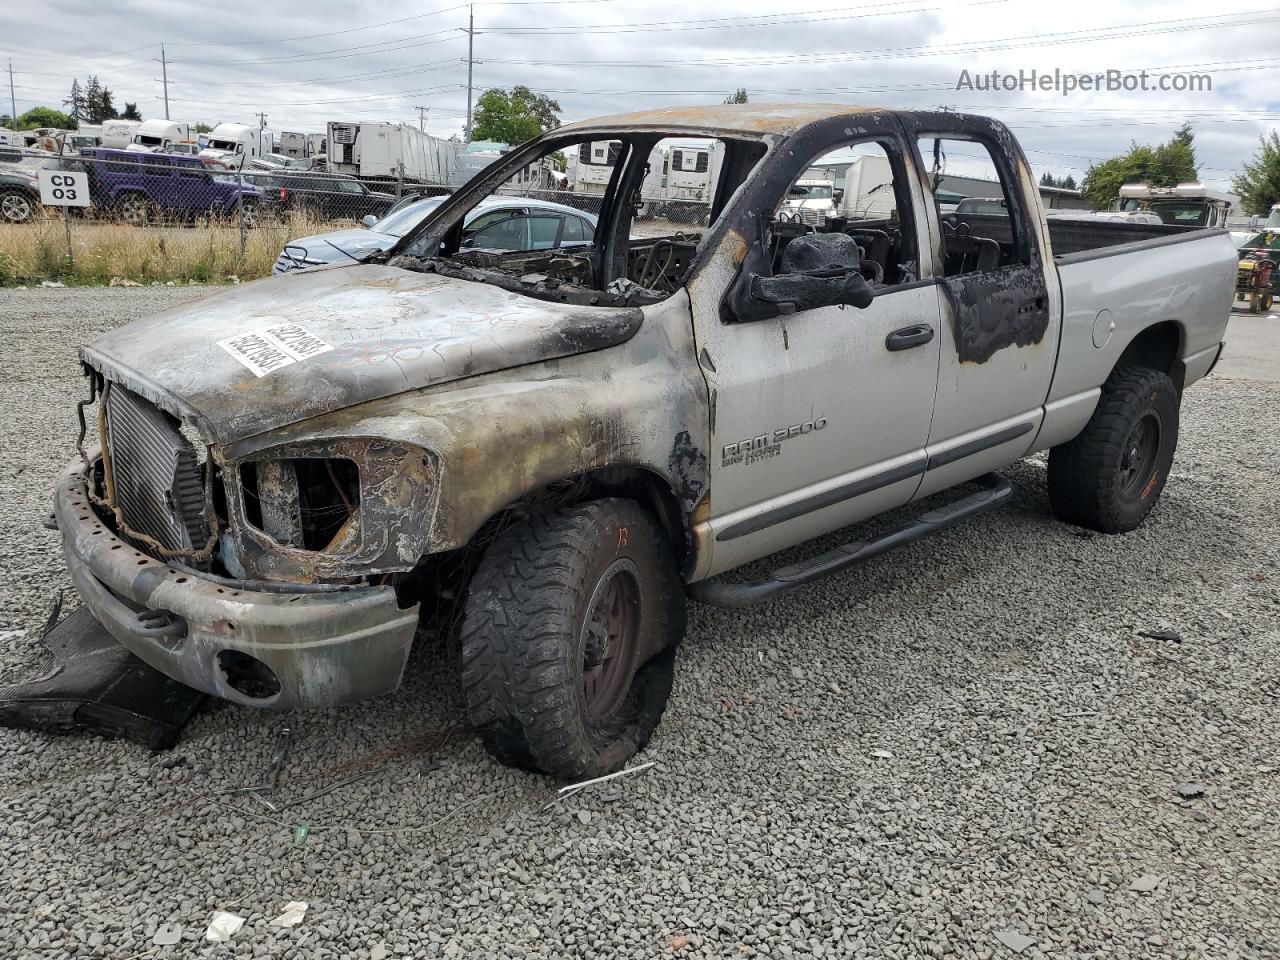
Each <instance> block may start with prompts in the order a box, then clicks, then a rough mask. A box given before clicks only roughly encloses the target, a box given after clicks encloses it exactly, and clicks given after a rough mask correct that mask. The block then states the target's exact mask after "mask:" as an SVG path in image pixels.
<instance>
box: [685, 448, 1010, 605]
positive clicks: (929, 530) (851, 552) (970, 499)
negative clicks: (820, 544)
mask: <svg viewBox="0 0 1280 960" xmlns="http://www.w3.org/2000/svg"><path fill="white" fill-rule="evenodd" d="M972 482H973V483H976V484H979V485H980V486H982V487H983V489H982V490H979V491H978V492H977V493H971V494H969V495H968V496H966V497H961V498H960V499H959V500H956V501H955V502H954V503H949V504H947V505H945V506H942V507H938V508H937V509H935V510H930V511H929V512H928V513H924V514H921V515H920V516H919V517H917V518H916V519H915V520H913V521H912V522H911V523H908V524H906V525H905V526H901V527H898V528H897V529H895V530H890V531H889V532H888V533H885V534H881V535H880V536H878V537H875V538H874V539H871V540H855V541H854V542H853V543H846V544H844V545H842V546H839V547H836V548H835V549H834V550H828V551H827V552H826V553H823V554H820V555H819V556H816V557H813V558H812V559H809V560H804V561H802V562H800V563H793V564H790V565H788V566H785V567H778V568H777V569H776V570H774V571H773V572H771V573H770V574H769V576H768V577H766V578H765V579H763V580H756V581H754V582H749V583H725V582H723V581H720V580H718V579H712V580H701V581H699V582H698V583H694V584H691V585H690V586H689V596H691V597H692V598H693V599H694V600H698V601H701V602H702V603H709V604H711V605H713V606H717V607H749V606H753V605H754V604H757V603H763V602H764V601H766V600H775V599H777V598H778V597H781V596H784V595H786V594H788V593H791V592H792V591H793V590H798V589H799V588H800V587H802V586H804V585H805V584H807V583H812V582H813V581H814V580H817V579H819V578H821V577H825V576H828V575H829V574H832V573H837V572H839V571H841V570H845V569H847V568H849V567H852V566H854V565H855V564H859V563H862V562H863V561H865V560H870V559H871V558H872V557H875V556H879V555H880V554H882V553H884V552H886V551H888V550H892V549H893V548H894V547H900V546H902V545H903V544H905V543H912V542H913V541H916V540H923V539H924V538H925V537H927V536H930V535H931V534H935V533H938V532H939V531H941V530H945V529H947V528H948V527H952V526H955V525H956V524H957V523H959V522H960V521H961V520H967V519H968V518H969V517H976V516H978V515H979V514H982V513H986V512H987V511H989V510H994V509H995V508H996V507H998V506H1000V505H1001V504H1002V503H1004V502H1005V501H1006V500H1008V499H1009V496H1010V494H1012V493H1013V487H1012V486H1011V485H1010V483H1009V481H1008V480H1006V479H1005V478H1004V477H1002V476H1000V474H998V473H988V474H986V475H984V476H981V477H978V478H977V479H976V480H973V481H972Z"/></svg>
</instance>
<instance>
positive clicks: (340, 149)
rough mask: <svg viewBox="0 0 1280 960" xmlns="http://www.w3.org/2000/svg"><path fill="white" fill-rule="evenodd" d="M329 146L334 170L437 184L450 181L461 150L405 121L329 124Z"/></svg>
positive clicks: (371, 177) (370, 177)
mask: <svg viewBox="0 0 1280 960" xmlns="http://www.w3.org/2000/svg"><path fill="white" fill-rule="evenodd" d="M325 146H326V147H327V148H328V149H327V150H326V152H325V156H326V159H327V163H328V170H329V172H330V173H349V174H352V175H353V176H357V177H360V178H361V179H362V180H386V181H392V180H406V181H409V182H411V183H435V184H447V183H449V182H450V178H451V176H452V174H453V169H454V166H455V165H456V163H457V157H458V149H459V144H457V143H454V142H452V141H449V140H443V139H441V138H440V137H433V136H432V135H431V134H429V133H425V132H424V131H422V130H419V129H418V128H417V127H413V126H410V125H408V124H404V123H345V122H336V121H335V122H331V123H330V124H329V125H328V129H327V137H326V143H325Z"/></svg>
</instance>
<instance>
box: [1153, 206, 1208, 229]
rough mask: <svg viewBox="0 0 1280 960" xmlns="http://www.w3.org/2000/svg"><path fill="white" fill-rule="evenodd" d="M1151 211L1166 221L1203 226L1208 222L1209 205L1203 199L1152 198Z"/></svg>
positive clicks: (1181, 224) (1190, 225)
mask: <svg viewBox="0 0 1280 960" xmlns="http://www.w3.org/2000/svg"><path fill="white" fill-rule="evenodd" d="M1151 212H1152V213H1154V214H1155V215H1156V216H1158V217H1159V218H1160V219H1161V220H1162V221H1163V222H1164V223H1172V224H1177V225H1179V226H1184V227H1203V226H1204V225H1205V224H1206V223H1207V218H1208V215H1209V205H1208V204H1207V203H1205V202H1204V201H1203V200H1152V201H1151Z"/></svg>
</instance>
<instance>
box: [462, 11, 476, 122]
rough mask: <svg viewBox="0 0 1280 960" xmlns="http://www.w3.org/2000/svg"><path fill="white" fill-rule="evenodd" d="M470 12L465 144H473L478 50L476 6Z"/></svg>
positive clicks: (468, 23)
mask: <svg viewBox="0 0 1280 960" xmlns="http://www.w3.org/2000/svg"><path fill="white" fill-rule="evenodd" d="M467 9H468V10H469V11H470V12H469V13H468V14H467V135H466V136H465V137H464V138H463V142H464V143H470V142H471V72H472V69H473V68H474V67H475V62H476V60H475V50H476V8H475V4H471V5H470V6H468V7H467Z"/></svg>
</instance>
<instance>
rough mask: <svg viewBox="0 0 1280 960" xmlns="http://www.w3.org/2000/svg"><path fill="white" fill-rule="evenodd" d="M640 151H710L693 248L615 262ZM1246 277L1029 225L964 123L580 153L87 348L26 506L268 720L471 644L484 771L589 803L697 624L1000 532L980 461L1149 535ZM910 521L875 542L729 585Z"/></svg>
mask: <svg viewBox="0 0 1280 960" xmlns="http://www.w3.org/2000/svg"><path fill="white" fill-rule="evenodd" d="M668 139H670V140H678V141H680V142H684V143H687V142H688V141H689V140H690V139H701V140H705V141H708V142H710V141H719V147H720V148H721V149H722V150H723V162H722V164H721V168H720V171H719V177H718V182H717V183H716V187H715V193H714V201H713V203H712V205H711V209H710V211H709V212H710V222H709V226H708V227H707V228H706V229H705V230H699V231H693V232H690V231H689V230H688V229H687V228H677V227H675V226H673V227H671V229H669V230H665V231H664V230H663V229H660V227H661V225H660V224H659V228H658V229H655V228H654V224H653V223H652V222H650V223H649V224H648V226H649V228H650V229H649V231H648V232H649V233H651V234H653V235H651V236H648V237H646V238H644V239H637V238H635V237H633V236H632V228H633V221H634V220H635V219H636V211H637V209H638V208H639V206H640V202H641V196H640V186H641V184H642V183H643V181H644V177H645V175H646V172H647V169H646V168H647V164H648V158H649V157H650V155H651V154H652V152H653V150H654V148H655V147H656V146H660V145H661V144H662V142H663V141H664V140H668ZM599 141H609V142H612V143H616V144H618V149H617V150H616V151H608V152H609V153H610V160H609V163H610V164H611V166H612V169H611V172H610V173H609V175H608V184H607V187H606V189H605V192H604V194H603V196H601V197H599V198H598V201H599V220H598V226H597V228H596V230H595V234H594V237H587V238H584V239H585V240H589V241H590V243H589V244H584V245H581V246H578V247H575V248H572V249H565V248H564V247H563V245H562V244H561V243H560V240H562V239H563V231H564V230H565V229H566V228H565V225H564V223H563V222H556V221H554V219H552V220H546V222H543V218H542V215H541V214H539V213H538V212H537V211H529V212H526V213H525V214H520V216H528V217H529V218H531V219H533V220H537V221H538V222H529V223H523V222H518V223H515V224H513V225H512V227H513V228H512V230H511V231H509V232H510V233H511V235H512V236H520V237H525V238H529V239H527V241H526V243H527V246H528V247H529V248H528V249H510V248H509V247H508V248H507V249H503V250H497V249H484V248H477V247H475V246H474V245H473V244H470V243H469V242H467V241H465V240H464V238H463V230H462V227H463V224H464V222H465V221H466V218H467V215H468V211H470V210H471V209H472V208H473V207H474V206H476V204H478V203H480V202H481V201H482V200H483V199H484V198H485V197H486V196H489V195H491V194H493V193H494V192H497V191H507V190H509V189H510V185H511V184H513V183H519V182H520V181H521V179H522V172H523V171H526V170H527V168H528V167H529V165H530V164H531V163H535V162H536V161H538V160H539V159H540V158H542V157H544V156H547V155H548V154H551V153H554V152H557V151H575V152H577V151H578V150H579V149H580V146H581V145H582V144H588V143H591V142H599ZM864 156H872V157H875V158H876V160H877V163H876V164H865V165H863V166H862V167H860V168H859V169H862V170H863V171H864V172H867V171H872V170H880V171H882V173H881V174H880V176H881V182H879V183H877V184H874V185H870V186H868V184H867V183H865V182H864V183H862V184H861V185H860V186H859V187H858V189H859V190H862V191H863V192H864V193H865V194H866V195H868V196H869V195H870V194H871V193H875V195H876V203H875V204H874V206H875V209H876V211H877V212H876V213H875V214H874V215H871V214H869V213H868V214H867V215H866V216H857V215H851V216H844V215H841V216H838V217H831V218H828V219H826V220H825V222H824V224H823V225H822V226H819V227H815V226H814V225H813V224H809V223H800V222H796V221H795V220H794V219H789V218H787V217H786V216H784V215H782V213H781V212H780V211H781V208H782V205H783V204H784V202H785V200H786V198H787V197H788V195H789V191H790V189H791V187H792V185H793V184H794V183H795V182H796V181H797V180H798V179H800V178H801V177H804V176H805V174H806V171H808V170H809V169H810V168H811V167H813V166H814V165H815V164H816V163H817V162H818V161H819V160H820V159H822V158H827V159H826V160H825V161H823V162H824V163H826V164H827V168H828V169H829V168H830V167H831V164H832V162H834V161H832V159H831V158H836V159H839V158H844V160H843V161H842V162H847V163H848V164H849V167H848V169H849V170H850V171H852V170H853V167H854V165H857V164H858V163H859V161H858V159H857V158H859V157H864ZM957 157H979V158H983V159H984V160H985V161H986V162H989V163H990V164H991V165H992V166H993V168H994V170H995V171H996V174H997V175H998V178H999V181H1000V190H1001V191H1002V193H1003V197H1004V203H1003V205H1002V207H1001V208H1000V210H999V212H993V213H986V214H958V213H950V214H943V213H942V212H941V211H940V208H939V206H938V204H937V203H936V202H935V200H934V197H933V188H934V185H935V184H937V182H938V178H939V177H940V176H941V175H942V174H944V173H945V171H946V170H947V169H948V167H947V164H948V163H952V162H955V158H957ZM848 176H849V177H850V178H852V176H853V174H852V172H851V173H849V174H848ZM868 176H870V173H868ZM864 179H865V178H864ZM849 189H851V190H852V189H853V187H852V186H850V187H849ZM886 201H887V202H886ZM870 206H871V204H868V205H867V208H868V209H870ZM851 209H854V210H855V213H856V210H857V209H858V208H857V207H856V205H854V206H852V207H851ZM534 238H537V239H534ZM1235 269H1236V250H1235V247H1234V246H1233V244H1232V242H1231V240H1230V237H1229V236H1228V234H1227V233H1226V231H1224V230H1207V229H1185V228H1180V227H1171V226H1164V225H1162V224H1127V223H1110V222H1102V221H1098V222H1088V221H1070V220H1056V219H1047V218H1046V217H1045V214H1044V211H1043V210H1042V208H1041V205H1040V200H1039V193H1038V191H1037V189H1036V184H1035V180H1034V179H1033V177H1032V174H1031V172H1030V170H1029V168H1028V165H1027V162H1026V159H1025V158H1024V156H1023V154H1022V152H1021V150H1020V149H1019V147H1018V145H1017V143H1016V142H1015V140H1014V138H1013V137H1012V136H1011V134H1010V133H1009V131H1008V130H1007V129H1006V128H1005V127H1004V126H1002V125H1001V124H999V123H997V122H994V121H992V120H988V119H984V118H981V117H974V116H965V115H960V114H954V113H924V112H892V111H885V110H878V109H864V108H854V107H847V106H832V105H822V106H808V105H793V104H789V105H781V106H766V105H756V104H750V105H733V106H723V107H710V108H681V109H667V110H655V111H649V112H643V113H635V114H630V115H625V116H617V117H610V118H606V119H603V120H597V121H592V122H586V123H577V124H572V125H569V126H566V127H563V128H561V129H558V130H555V131H553V132H551V133H549V134H546V135H545V136H543V137H541V138H539V139H537V140H534V141H531V142H529V143H527V144H525V145H523V146H521V147H519V148H518V149H515V150H513V151H511V152H510V153H509V154H507V155H506V156H505V157H503V158H501V159H500V160H498V161H496V162H495V163H494V164H493V165H492V166H490V167H488V168H486V169H485V170H484V171H482V172H481V173H479V174H478V175H477V176H476V177H475V178H474V179H473V180H472V181H471V182H470V183H468V184H467V185H466V186H465V187H463V188H461V189H460V190H458V191H457V192H456V193H455V194H454V195H453V196H451V197H450V198H449V199H448V200H447V201H446V202H444V203H443V204H441V205H440V207H439V208H438V209H437V210H436V211H435V212H434V213H433V214H432V215H431V216H429V217H428V218H427V219H426V220H425V221H424V222H423V223H422V224H421V226H420V227H418V228H417V229H416V230H415V231H413V232H411V233H410V234H408V235H407V236H405V237H404V238H403V239H402V240H401V242H400V243H399V244H398V245H397V246H396V247H395V248H393V249H392V250H390V251H386V252H382V253H375V254H373V255H371V256H369V257H368V258H366V260H365V262H362V263H347V264H337V265H333V266H329V267H319V268H316V269H310V270H304V271H298V272H294V273H289V274H285V275H282V276H276V277H271V278H268V279H265V280H261V281H258V282H256V283H251V284H247V285H244V286H241V287H238V288H234V289H228V290H226V291H224V292H218V293H214V294H211V295H209V296H206V297H204V298H203V299H200V300H197V301H195V302H194V303H191V304H188V305H184V306H181V307H178V308H175V309H173V310H169V311H167V312H165V313H162V314H159V315H157V316H153V317H149V318H146V319H141V320H138V321H136V322H134V323H132V324H129V325H128V326H125V327H122V328H120V329H117V330H115V331H112V332H110V333H108V334H106V335H105V336H103V337H102V338H101V339H99V340H98V341H96V342H95V343H93V344H92V345H90V346H87V347H85V348H84V349H83V351H82V359H83V362H84V367H85V371H86V374H87V376H88V379H89V384H88V388H87V389H88V397H87V399H86V400H85V401H84V402H82V404H81V405H80V411H81V421H82V424H85V425H86V427H85V429H82V431H81V436H80V443H79V445H78V447H79V454H78V455H77V456H76V457H75V458H74V460H73V461H72V462H71V464H70V466H69V468H68V470H67V472H66V473H65V475H64V476H63V478H62V479H61V480H60V482H59V484H58V487H57V492H56V510H55V515H56V519H57V523H58V525H59V527H60V529H61V532H62V538H63V544H64V550H65V554H66V560H67V563H68V565H69V567H70V569H71V573H72V574H73V576H74V578H75V582H76V585H77V587H78V589H79V592H80V594H81V596H82V598H83V600H84V603H85V604H86V605H87V606H88V607H89V608H90V610H91V611H92V612H93V614H94V615H95V616H96V617H97V618H98V619H99V620H100V621H101V622H102V623H103V624H104V625H105V626H106V627H107V629H109V630H110V632H111V633H112V634H113V635H114V636H115V637H116V638H117V639H118V640H119V642H120V643H121V644H123V645H124V646H125V647H127V648H128V649H129V650H131V651H133V652H134V653H135V654H137V655H138V656H139V657H141V658H142V659H143V660H145V661H147V662H148V663H149V664H151V665H152V666H154V667H155V668H157V669H159V670H160V671H163V672H164V673H166V674H168V675H169V676H171V677H174V678H177V679H179V680H181V681H183V682H184V683H186V684H189V685H190V686H192V687H196V688H198V689H200V690H204V691H207V692H209V693H212V694H215V695H217V696H220V697H224V698H226V699H228V700H232V701H234V702H236V703H240V704H245V705H254V706H271V707H286V708H287V707H308V706H316V705H331V704H338V703H343V702H346V701H351V700H355V699H358V698H363V697H370V696H374V695H378V694H383V693H387V692H388V691H391V690H394V689H395V688H396V687H397V685H398V684H399V682H400V678H401V674H402V672H403V670H404V667H405V663H406V659H407V657H408V655H409V649H410V645H411V643H412V641H413V638H414V635H415V632H416V630H417V628H418V626H419V623H420V621H422V620H423V619H427V618H440V619H441V620H442V621H443V622H446V623H459V622H460V633H461V647H462V657H463V669H462V684H463V687H464V691H465V699H466V703H467V707H468V710H469V714H470V719H471V721H472V723H473V725H474V727H475V728H476V730H477V731H478V733H479V734H480V736H481V737H482V738H483V740H484V742H485V743H486V744H487V746H488V747H489V749H490V750H491V751H492V752H493V754H494V755H495V756H496V757H498V758H499V759H500V760H501V761H503V762H506V763H511V764H516V765H520V766H525V767H530V768H536V769H542V770H545V771H548V772H550V773H553V774H556V775H559V776H564V777H581V776H590V775H596V774H601V773H604V772H607V771H610V770H613V769H616V768H618V767H619V766H620V765H622V764H623V763H624V762H625V761H626V760H627V759H628V758H629V757H630V756H631V755H632V754H634V753H635V751H637V750H638V749H640V748H642V747H643V746H644V744H645V743H646V742H647V740H648V738H649V736H650V734H651V732H652V731H653V729H654V728H655V726H656V725H657V723H658V721H659V719H660V717H661V714H662V712H663V709H664V707H665V705H666V701H667V698H668V695H669V693H670V689H671V677H672V667H673V663H674V655H675V649H676V645H677V643H678V641H679V640H680V639H681V636H682V634H683V633H684V629H685V604H686V598H687V597H692V598H694V599H696V600H700V601H703V602H707V603H714V604H723V605H729V606H743V605H747V604H751V603H756V602H760V601H762V600H768V599H773V598H777V597H780V596H782V595H783V594H786V593H787V592H788V591H791V590H795V589H797V588H799V587H801V586H802V585H804V584H805V583H807V582H809V581H811V580H813V579H814V578H816V577H820V576H825V575H829V574H831V573H833V572H836V571H839V570H841V569H844V568H846V567H848V566H849V565H851V564H855V563H858V562H861V561H863V560H865V559H866V558H868V557H870V556H873V555H875V554H878V553H881V552H883V551H884V550H886V549H888V548H890V547H892V546H894V545H896V544H900V543H903V542H906V541H910V540H914V539H917V538H919V537H922V536H926V535H927V534H929V533H931V532H933V531H936V530H938V529H941V528H944V527H946V526H949V525H951V524H953V523H956V522H958V521H961V520H962V519H964V518H965V517H969V516H973V515H975V514H977V513H980V512H982V511H985V510H989V509H991V508H992V507H994V506H997V505H998V504H999V503H1000V502H1001V501H1002V500H1003V499H1004V498H1005V497H1007V495H1008V493H1009V485H1008V482H1007V481H1005V480H1004V479H1003V478H1002V477H1000V476H998V475H997V474H995V473H993V471H995V470H997V469H998V468H1000V467H1002V466H1005V465H1007V464H1009V463H1011V462H1013V461H1015V460H1017V459H1018V458H1020V457H1025V456H1027V455H1028V454H1031V453H1033V452H1035V451H1039V450H1048V451H1049V467H1048V488H1049V489H1048V493H1049V499H1050V501H1051V503H1052V505H1053V508H1054V511H1055V512H1056V513H1057V515H1058V516H1059V517H1060V518H1062V519H1063V520H1065V521H1067V522H1069V523H1073V524H1079V525H1083V526H1087V527H1091V528H1093V529H1095V530H1100V531H1104V532H1109V533H1121V532H1124V531H1128V530H1132V529H1133V528H1134V527H1136V526H1137V525H1138V524H1140V523H1141V522H1142V521H1143V519H1144V518H1145V516H1146V515H1147V513H1148V512H1149V511H1150V510H1151V509H1152V507H1153V506H1154V505H1155V503H1156V501H1157V499H1158V498H1159V496H1160V492H1161V489H1162V488H1163V486H1164V484H1165V480H1166V478H1167V476H1168V472H1169V469H1170V464H1171V463H1172V460H1173V454H1174V448H1175V446H1176V443H1177V436H1178V409H1179V403H1180V399H1181V395H1182V391H1183V390H1184V389H1185V388H1186V387H1188V386H1189V385H1190V384H1192V383H1194V382H1195V381H1196V380H1198V379H1200V378H1201V377H1203V376H1205V375H1206V374H1207V373H1208V372H1209V371H1210V370H1211V369H1212V367H1213V365H1214V363H1215V362H1216V361H1217V358H1218V355H1219V353H1220V351H1221V346H1222V339H1223V332H1224V329H1225V325H1226V320H1227V316H1228V313H1229V309H1230V305H1231V298H1232V292H1233V284H1234V278H1235ZM94 421H96V425H97V429H96V433H97V435H98V437H99V438H100V443H97V444H95V443H94V442H93V439H92V435H93V433H95V431H94V430H93V429H92V427H91V424H92V423H93V422H94ZM951 488H958V489H957V490H956V491H955V492H954V494H952V495H950V496H949V497H935V496H934V495H935V494H939V493H940V492H942V491H947V490H950V489H951ZM925 498H932V499H931V500H930V502H929V504H927V505H926V506H927V507H928V509H927V510H924V511H923V512H922V513H920V515H919V516H918V517H917V518H916V519H914V520H912V521H911V522H909V523H907V524H906V525H904V526H902V527H900V528H898V529H895V530H893V531H891V532H889V533H886V534H882V535H878V536H875V537H871V538H868V539H857V538H856V535H855V537H854V539H853V541H852V542H850V543H848V544H846V545H844V546H840V547H838V548H835V549H832V550H829V551H827V552H825V553H822V554H821V555H820V556H817V557H815V558H813V559H811V560H808V561H805V562H803V563H792V564H786V565H782V566H779V567H777V568H776V569H774V570H773V571H772V572H771V573H769V574H768V575H767V576H764V577H762V578H760V579H756V580H744V579H742V578H741V575H739V576H738V577H737V578H735V577H732V576H730V577H722V576H721V575H723V574H725V573H726V572H728V571H732V570H734V568H737V567H740V566H742V565H743V564H746V563H748V562H750V561H753V560H756V559H758V558H761V557H765V556H767V555H769V554H772V553H775V552H777V551H780V550H783V549H784V548H787V547H790V546H792V545H794V544H798V543H801V542H802V541H806V540H809V539H812V538H815V537H818V536H820V535H823V534H827V533H829V532H831V531H834V530H837V529H839V528H842V527H845V526H848V525H850V524H854V523H857V522H858V521H861V520H864V519H866V518H868V517H871V516H873V515H875V514H879V513H882V512H884V511H887V510H891V509H894V508H898V507H902V506H903V505H906V504H909V503H911V502H916V501H923V500H924V499H925Z"/></svg>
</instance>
